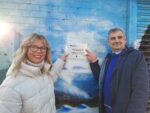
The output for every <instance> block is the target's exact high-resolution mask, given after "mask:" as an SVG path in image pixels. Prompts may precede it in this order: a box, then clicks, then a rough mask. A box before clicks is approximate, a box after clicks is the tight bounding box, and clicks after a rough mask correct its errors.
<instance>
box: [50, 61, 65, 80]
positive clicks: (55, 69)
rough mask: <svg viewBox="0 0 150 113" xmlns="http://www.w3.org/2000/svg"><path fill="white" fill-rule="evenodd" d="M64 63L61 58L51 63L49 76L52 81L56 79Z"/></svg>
mask: <svg viewBox="0 0 150 113" xmlns="http://www.w3.org/2000/svg"><path fill="white" fill-rule="evenodd" d="M64 63H65V62H64V61H62V60H61V59H58V60H57V61H56V62H55V63H54V64H53V65H52V67H51V70H50V77H51V78H52V79H53V81H54V82H55V81H56V80H57V78H58V76H59V75H60V73H61V70H62V68H63V65H64Z"/></svg>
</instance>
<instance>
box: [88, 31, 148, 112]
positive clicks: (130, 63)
mask: <svg viewBox="0 0 150 113" xmlns="http://www.w3.org/2000/svg"><path fill="white" fill-rule="evenodd" d="M108 45H109V46H110V47H111V50H112V52H111V53H109V54H107V56H106V58H105V60H104V61H103V63H102V65H101V66H100V65H99V61H98V60H97V56H96V53H95V52H94V53H92V52H90V51H88V50H87V54H86V56H87V59H88V60H89V62H90V67H91V70H92V72H93V75H94V77H95V78H96V80H97V81H98V83H99V108H100V111H99V112H100V113H145V109H146V104H147V100H148V70H147V65H146V62H145V59H144V56H143V54H142V53H141V52H140V51H138V50H135V49H133V48H128V47H127V46H126V37H125V35H124V32H123V31H122V30H121V29H120V28H113V29H111V30H110V31H109V33H108Z"/></svg>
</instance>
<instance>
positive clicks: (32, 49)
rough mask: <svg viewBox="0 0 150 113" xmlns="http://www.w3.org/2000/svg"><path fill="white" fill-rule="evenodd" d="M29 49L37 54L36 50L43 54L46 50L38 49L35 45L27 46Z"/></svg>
mask: <svg viewBox="0 0 150 113" xmlns="http://www.w3.org/2000/svg"><path fill="white" fill-rule="evenodd" d="M29 48H30V50H31V51H32V52H37V51H38V50H40V51H41V52H42V53H45V52H46V50H47V47H38V46H35V45H33V46H29Z"/></svg>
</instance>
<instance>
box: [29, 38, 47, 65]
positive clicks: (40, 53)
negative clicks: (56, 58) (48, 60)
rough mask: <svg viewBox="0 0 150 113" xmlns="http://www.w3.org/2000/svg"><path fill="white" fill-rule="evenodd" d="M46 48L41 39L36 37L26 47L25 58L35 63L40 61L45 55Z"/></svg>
mask: <svg viewBox="0 0 150 113" xmlns="http://www.w3.org/2000/svg"><path fill="white" fill-rule="evenodd" d="M46 51H47V48H46V46H45V43H44V41H43V40H42V39H38V40H36V41H35V42H33V44H32V45H31V46H30V47H29V48H28V50H27V59H28V60H29V61H30V62H32V63H35V64H38V63H41V62H42V61H43V60H44V59H45V56H46Z"/></svg>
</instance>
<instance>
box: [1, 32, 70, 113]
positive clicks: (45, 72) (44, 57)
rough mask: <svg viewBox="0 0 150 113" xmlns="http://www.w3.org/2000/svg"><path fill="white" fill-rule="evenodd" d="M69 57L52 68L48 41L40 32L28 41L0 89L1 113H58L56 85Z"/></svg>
mask: <svg viewBox="0 0 150 113" xmlns="http://www.w3.org/2000/svg"><path fill="white" fill-rule="evenodd" d="M66 57H67V55H64V56H62V57H61V58H60V59H58V60H57V61H56V62H55V63H54V64H53V65H51V61H50V46H49V44H48V42H47V40H46V38H45V37H44V36H42V35H39V34H36V33H33V34H31V36H30V37H29V38H26V39H25V40H24V41H23V43H22V44H21V46H20V48H19V49H18V50H17V52H16V54H15V56H14V59H13V61H12V64H11V66H10V68H9V69H8V72H7V74H6V76H7V77H6V78H5V80H4V81H3V83H2V84H1V86H0V112H1V113H56V107H55V95H54V82H55V81H56V79H57V77H58V75H59V74H60V71H61V69H62V67H63V65H64V61H65V60H66Z"/></svg>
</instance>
